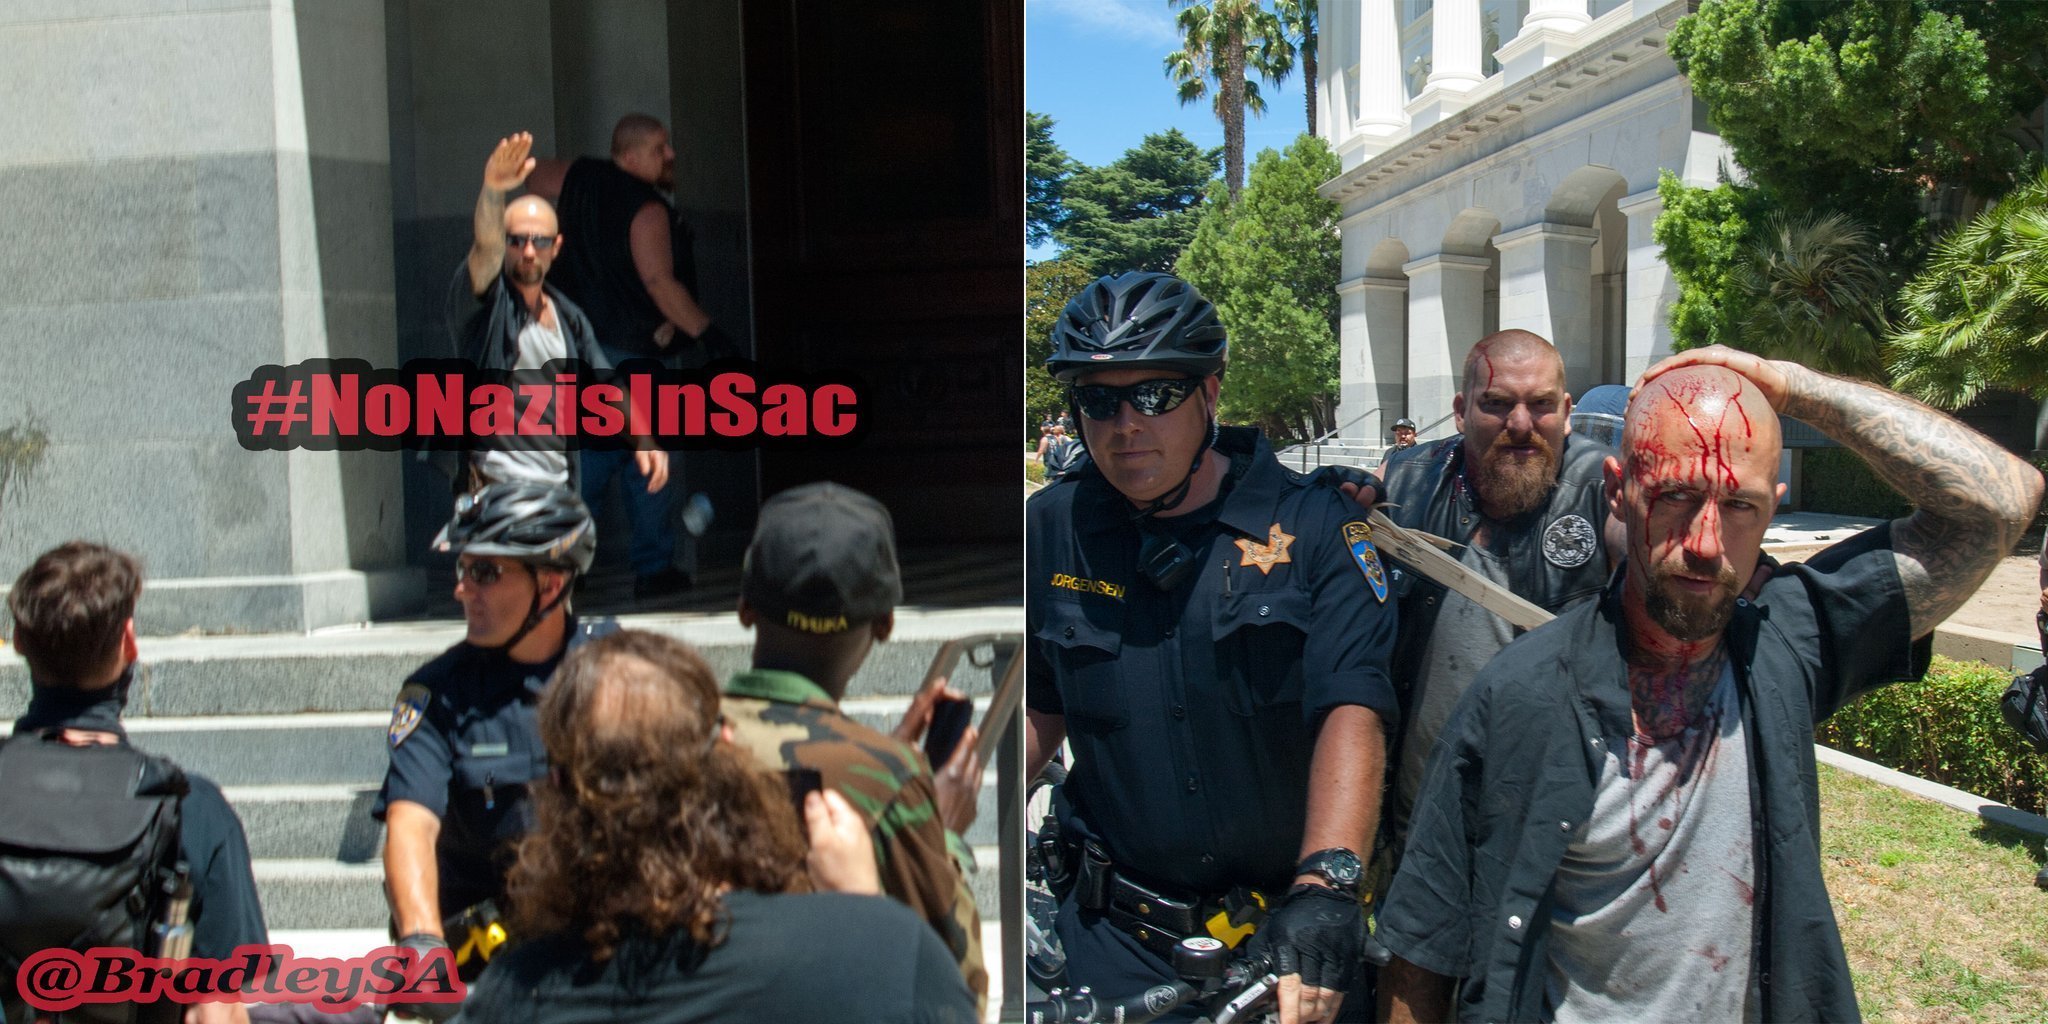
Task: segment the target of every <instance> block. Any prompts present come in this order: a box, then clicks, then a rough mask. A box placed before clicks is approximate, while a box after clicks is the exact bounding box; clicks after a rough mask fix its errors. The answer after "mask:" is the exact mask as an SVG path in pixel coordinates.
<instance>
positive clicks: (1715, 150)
mask: <svg viewBox="0 0 2048 1024" xmlns="http://www.w3.org/2000/svg"><path fill="white" fill-rule="evenodd" d="M1694 6H1696V4H1695V3H1694V2H1692V0H1338V2H1334V3H1327V4H1326V5H1325V6H1324V8H1323V26H1322V42H1321V48H1320V52H1319V58H1320V65H1319V66H1320V69H1321V80H1320V81H1319V83H1318V86H1319V89H1318V97H1319V99H1318V102H1319V104H1320V108H1321V109H1320V110H1319V111H1318V112H1317V122H1316V123H1317V126H1318V131H1319V133H1320V134H1321V135H1322V136H1323V137H1324V139H1325V140H1327V141H1328V142H1329V143H1330V146H1331V148H1332V149H1334V150H1335V151H1336V152H1337V154H1338V156H1339V158H1340V160H1341V161H1342V167H1343V171H1342V173H1341V174H1339V175H1338V176H1337V177H1336V178H1335V179H1334V180H1332V181H1330V182H1328V183H1326V184H1325V185H1324V186H1323V190H1322V191H1323V194H1324V195H1325V196H1327V197H1329V198H1330V199H1333V200H1335V201H1336V202H1338V203H1339V204H1340V206H1341V220H1340V222H1339V227H1340V231H1341V234H1342V238H1343V269H1342V273H1341V275H1340V279H1339V284H1338V288H1337V290H1338V296H1339V300H1340V309H1341V311H1342V312H1341V329H1340V339H1341V340H1340V344H1341V350H1342V356H1341V359H1342V370H1341V375H1340V376H1341V384H1342V391H1341V394H1340V396H1339V397H1340V403H1339V406H1338V411H1337V424H1338V434H1339V435H1340V436H1341V437H1342V438H1346V439H1353V440H1361V441H1363V442H1365V443H1368V444H1374V443H1381V442H1383V441H1384V439H1385V438H1386V436H1387V433H1388V429H1389V427H1390V426H1391V424H1392V423H1393V422H1394V420H1395V419H1397V418H1399V417H1402V416H1407V417H1410V418H1412V419H1414V420H1415V421H1416V423H1417V424H1418V425H1419V426H1420V427H1421V433H1422V436H1423V437H1425V438H1429V437H1441V436H1444V435H1447V434H1449V433H1451V432H1453V431H1454V430H1455V427H1453V426H1452V424H1451V419H1450V415H1451V396H1452V395H1454V394H1456V393H1457V391H1458V389H1459V388H1460V387H1461V385H1462V381H1461V380H1460V372H1461V370H1462V367H1463V363H1464V359H1465V356H1466V354H1467V353H1468V352H1469V351H1470V350H1471V347H1472V345H1473V344H1474V343H1475V342H1477V341H1478V340H1479V339H1480V338H1481V337H1484V336H1485V335H1487V334H1489V333H1491V332H1493V331H1495V330H1501V329H1506V328H1515V327H1519V328H1524V329H1527V330H1531V331H1534V332H1536V333H1537V334H1540V335H1542V336H1544V337H1546V338H1548V339H1550V340H1551V341H1552V342H1553V343H1554V344H1556V345H1557V347H1558V350H1559V351H1560V352H1561V353H1562V354H1563V356H1564V360H1565V368H1566V378H1567V384H1568V386H1569V388H1570V390H1571V392H1572V393H1573V394H1574V395H1579V394H1583V393H1585V391H1586V390H1587V389H1588V388H1590V387H1593V386H1594V385H1597V384H1607V383H1626V382H1628V381H1630V380H1632V379H1633V378H1634V377H1635V376H1636V375H1637V374H1639V373H1641V372H1642V370H1643V369H1644V368H1645V367H1647V366H1648V365H1649V364H1650V363H1651V362H1653V361H1655V360H1656V359H1657V358H1660V357H1662V356H1663V355H1666V354H1668V353H1669V352H1670V350H1671V332H1670V326H1669V323H1670V311H1671V306H1672V303H1673V302H1674V301H1675V300H1676V299H1677V296H1678V286H1677V283H1676V282H1675V281H1674V280H1672V277H1671V274H1670V272H1669V270H1668V269H1666V267H1665V266H1664V262H1663V259H1662V255H1661V253H1660V251H1659V248H1658V246H1657V243H1656V242H1655V241H1654V240H1653V239H1652V237H1651V226H1652V224H1653V223H1654V222H1655V220H1656V219H1657V215H1658V214H1659V213H1660V212H1662V204H1661V203H1660V202H1659V201H1658V198H1657V180H1658V176H1659V174H1660V173H1661V172H1663V171H1665V170H1670V171H1672V172H1674V173H1676V174H1678V175H1679V177H1681V178H1682V179H1683V180H1685V181H1686V182H1687V183H1688V184H1693V185H1700V186H1705V187H1712V186H1713V184H1714V183H1715V180H1716V175H1717V173H1718V171H1719V169H1720V166H1721V164H1722V162H1723V160H1724V159H1727V154H1726V149H1725V147H1724V146H1723V144H1722V142H1721V140H1720V138H1719V137H1718V136H1717V135H1716V134H1714V133H1713V131H1712V129H1711V128H1710V127H1709V126H1708V125H1707V124H1706V116H1705V110H1704V106H1703V105H1702V104H1700V103H1698V102H1696V101H1695V100H1694V98H1693V95H1692V90H1691V88H1690V87H1689V85H1688V84H1687V83H1686V81H1685V79H1684V77H1683V76H1681V75H1680V74H1679V73H1678V69H1677V67H1676V66H1675V65H1674V64H1673V63H1672V60H1671V57H1670V54H1669V53H1668V52H1667V51H1666V49H1665V39H1666V37H1667V36H1668V35H1669V33H1670V31H1671V28H1672V26H1673V25H1674V24H1675V23H1676V22H1677V20H1678V18H1679V17H1680V16H1681V15H1683V14H1685V13H1686V12H1687V11H1688V10H1690V9H1691V8H1692V7H1694ZM1730 162H1731V163H1732V161H1730Z"/></svg>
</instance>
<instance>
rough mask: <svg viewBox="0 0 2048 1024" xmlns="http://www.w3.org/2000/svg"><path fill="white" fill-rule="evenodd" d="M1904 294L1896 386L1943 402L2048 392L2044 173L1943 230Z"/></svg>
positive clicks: (1895, 338)
mask: <svg viewBox="0 0 2048 1024" xmlns="http://www.w3.org/2000/svg"><path fill="white" fill-rule="evenodd" d="M1899 298H1900V301H1901V305H1902V306H1903V307H1904V309H1903V312H1902V315H1901V316H1900V318H1899V329H1898V331H1896V332H1895V333H1894V334H1893V335H1892V337H1891V348H1890V349H1889V350H1888V351H1887V353H1886V355H1887V356H1888V358H1889V362H1890V366H1891V371H1892V386H1893V387H1895V388H1897V389H1899V390H1900V391H1903V392H1905V393H1906V394H1909V395H1912V396H1913V397H1915V398H1918V399H1920V400H1921V401H1923V402H1926V403H1927V404H1929V405H1933V406H1938V407H1941V408H1945V409H1958V408H1961V407H1963V406H1965V405H1968V404H1970V403H1971V402H1974V401H1976V400H1977V397H1978V395H1980V394H1982V393H1983V392H1984V391H1986V390H1989V389H2000V390H2008V391H2019V392H2024V393H2026V394H2030V395H2033V396H2036V397H2040V396H2042V395H2048V172H2044V173H2043V174H2042V175H2041V176H2040V177H2038V178H2036V179H2035V180H2033V181H2032V182H2030V183H2028V184H2026V185H2023V186H2021V187H2020V188H2018V189H2017V190H2015V191H2013V192H2012V193H2010V194H2008V195H2007V196H2005V198H2003V199H2001V200H1999V201H1998V205H1997V206H1994V207H1992V208H1991V209H1990V210H1988V211H1986V212H1984V213H1981V214H1979V215H1977V216H1976V217H1975V218H1973V219H1972V220H1970V221H1969V222H1968V223H1966V224H1964V225H1963V226H1962V227H1960V228H1958V229H1956V231H1955V232H1954V233H1953V234H1951V235H1949V236H1948V237H1947V238H1945V239H1942V241H1941V243H1940V244H1939V245H1937V246H1935V249H1934V255H1933V257H1932V258H1931V259H1929V260H1928V262H1927V269H1926V270H1923V271H1921V273H1920V275H1919V276H1918V277H1915V278H1914V279H1913V280H1912V281H1911V282H1909V283H1908V284H1907V285H1906V287H1905V288H1904V290H1902V291H1901V292H1900V295H1899Z"/></svg>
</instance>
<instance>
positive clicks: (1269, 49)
mask: <svg viewBox="0 0 2048 1024" xmlns="http://www.w3.org/2000/svg"><path fill="white" fill-rule="evenodd" d="M1167 3H1168V4H1170V5H1172V6H1175V7H1179V8H1181V12H1180V15H1179V17H1178V18H1176V19H1175V24H1177V25H1178V26H1179V27H1180V33H1181V40H1182V46H1181V48H1180V49H1178V50H1175V51H1174V52H1172V53H1170V54H1167V56H1166V60H1165V65H1166V73H1167V75H1168V76H1169V77H1171V78H1172V79H1173V80H1174V82H1175V83H1176V85H1177V87H1178V93H1179V95H1180V102H1181V104H1182V105H1183V106H1185V105H1188V104H1191V103H1199V102H1201V101H1202V100H1203V99H1207V98H1211V97H1213V99H1214V102H1213V109H1214V110H1215V111H1216V120H1217V121H1219V122H1222V124H1223V181H1224V183H1225V185H1226V186H1227V187H1228V189H1229V195H1230V199H1231V201H1232V202H1236V201H1237V196H1238V193H1239V192H1241V191H1243V187H1244V118H1245V114H1246V113H1247V112H1249V113H1250V114H1252V115H1253V116H1254V117H1260V116H1264V115H1265V113H1266V100H1265V98H1264V97H1262V96H1260V95H1259V83H1258V82H1256V81H1253V80H1252V78H1251V76H1252V75H1257V76H1259V77H1260V78H1263V79H1265V80H1266V81H1269V82H1272V83H1274V84H1276V85H1277V84H1279V83H1280V81H1281V80H1282V79H1284V78H1286V77H1287V73H1288V72H1289V71H1291V70H1293V68H1294V47H1293V45H1292V44H1290V43H1289V42H1288V38H1287V30H1286V29H1285V28H1284V27H1282V26H1281V24H1280V19H1279V17H1278V16H1276V15H1275V14H1274V13H1273V12H1272V11H1269V10H1267V9H1266V8H1265V5H1264V4H1263V3H1262V2H1261V0H1167ZM1212 79H1213V80H1214V85H1213V87H1212V85H1211V80H1212Z"/></svg>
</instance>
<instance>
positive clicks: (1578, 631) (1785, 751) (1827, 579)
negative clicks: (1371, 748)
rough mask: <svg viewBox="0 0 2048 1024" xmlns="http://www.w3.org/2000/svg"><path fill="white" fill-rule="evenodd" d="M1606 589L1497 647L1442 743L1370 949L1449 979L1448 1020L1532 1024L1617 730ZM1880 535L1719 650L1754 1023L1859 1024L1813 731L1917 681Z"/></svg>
mask: <svg viewBox="0 0 2048 1024" xmlns="http://www.w3.org/2000/svg"><path fill="white" fill-rule="evenodd" d="M1622 628H1623V623H1622V605H1621V586H1620V575H1619V574H1617V577H1616V581H1615V583H1614V584H1612V585H1611V587H1610V588H1609V589H1608V590H1607V592H1606V594H1605V596H1604V597H1603V598H1602V600H1600V601H1598V602H1593V603H1588V604H1584V605H1580V606H1579V607H1577V608H1574V609H1572V610H1571V611H1569V612H1566V613H1565V614H1564V615H1563V616H1561V617H1559V618H1558V619H1557V620H1556V621H1555V622H1552V623H1549V624H1547V625H1544V626H1541V627H1539V628H1537V629H1535V630H1533V631H1531V632H1529V633H1527V634H1525V635H1524V636H1522V637H1520V638H1518V639H1517V640H1515V642H1514V643H1512V644H1509V645H1508V647H1507V649H1506V650H1504V651H1502V652H1501V654H1500V656H1499V657H1497V658H1495V659H1494V660H1493V661H1492V662H1491V663H1490V664H1488V665H1487V667H1486V668H1485V669H1482V670H1481V671H1480V673H1479V676H1478V678H1477V679H1476V680H1474V681H1473V684H1472V687H1471V689H1469V690H1468V691H1466V693H1465V696H1464V699H1463V702H1462V703H1460V704H1459V706H1458V709H1457V711H1456V712H1454V713H1453V714H1452V716H1451V719H1450V722H1449V723H1448V724H1447V725H1446V726H1445V727H1444V731H1443V734H1442V736H1441V738H1440V740H1439V742H1438V745H1437V747H1436V751H1435V753H1434V754H1433V755H1432V756H1431V758H1430V763H1429V770H1428V774H1427V776H1426V778H1425V781H1424V783H1423V789H1422V793H1421V795H1420V797H1419V799H1418V800H1417V802H1416V806H1415V814H1414V818H1413V822H1412V825H1411V829H1410V832H1409V839H1408V848H1407V851H1406V854H1405V856H1404V858H1403V860H1402V863H1401V870H1400V873H1399V874H1398V875H1396V876H1395V878H1394V883H1393V887H1392V889H1391V890H1390V891H1389V892H1388V895H1387V900H1386V903H1385V905H1384V906H1382V907H1381V908H1380V912H1379V931H1378V933H1377V937H1378V938H1379V939H1380V940H1381V941H1382V942H1384V943H1385V944H1386V945H1387V947H1388V948H1389V949H1391V950H1393V951H1394V953H1395V954H1397V955H1399V956H1400V957H1402V958H1403V959H1405V960H1407V961H1408V962H1410V963H1412V964H1415V965H1417V966H1419V967H1422V968H1424V969H1425V970H1429V971H1433V972H1435V973H1437V974H1442V975H1449V976H1453V977H1459V978H1463V979H1464V984H1463V987H1462V989H1461V991H1460V994H1459V996H1458V1001H1457V1003H1456V1011H1457V1015H1458V1017H1459V1019H1461V1020H1490V1021H1500V1020H1526V1021H1533V1020H1539V1019H1542V1018H1543V1015H1544V1006H1543V1002H1544V980H1545V978H1546V977H1547V975H1548V972H1549V965H1550V956H1549V947H1548V942H1549V923H1550V914H1551V904H1552V885H1553V880H1554V878H1555V876H1556V873H1557V868H1558V865H1559V864H1560V863H1561V862H1562V861H1563V858H1564V856H1565V851H1566V847H1567V845H1568V844H1569V842H1570V840H1571V832H1572V829H1573V828H1574V827H1576V826H1577V825H1578V823H1580V822H1583V821H1585V820H1586V817H1587V816H1588V815H1589V814H1591V813H1592V811H1593V800H1594V791H1595V787H1596V785H1597V784H1598V779H1599V776H1600V771H1601V768H1602V766H1603V764H1604V761H1605V758H1604V754H1603V752H1602V751H1601V749H1600V745H1599V741H1600V738H1601V737H1603V736H1608V735H1626V734H1627V732H1628V730H1629V729H1630V728H1631V721H1632V719H1631V717H1630V708H1629V696H1628V670H1627V666H1626V664H1625V662H1624V660H1623V651H1624V645H1625V644H1626V642H1627V639H1626V637H1625V636H1624V635H1623V633H1622V631H1621V630H1622ZM1911 637H1912V629H1911V625H1910V617H1909V614H1908V611H1907V608H1906V598H1905V593H1904V591H1903V589H1902V588H1901V586H1900V583H1899V575H1898V570H1897V568H1896V566H1895V562H1894V556H1893V554H1892V551H1891V527H1890V526H1889V525H1886V526H1880V527H1877V528H1875V529H1872V530H1868V531H1866V532H1864V533H1862V534H1859V535H1857V536H1856V537H1853V538H1851V539H1849V540H1847V541H1844V542H1842V543H1840V544H1837V545H1835V546H1833V547H1831V548H1828V549H1827V550H1825V551H1822V552H1821V553H1819V554H1818V555H1815V556H1814V557H1813V559H1811V560H1810V561H1807V562H1804V563H1794V564H1791V565H1786V566H1783V567H1781V568H1780V569H1779V570H1778V572H1777V573H1776V574H1775V575H1774V576H1773V577H1772V578H1771V579H1770V581H1769V582H1768V583H1766V584H1765V585H1764V586H1763V588H1762V589H1761V590H1760V591H1759V592H1758V593H1757V596H1756V598H1755V600H1754V601H1748V600H1738V601H1737V603H1736V608H1735V615H1734V618H1733V619H1732V620H1731V621H1730V623H1729V626H1728V631H1727V633H1726V635H1725V638H1724V642H1725V643H1727V644H1728V646H1729V653H1730V660H1731V662H1732V664H1733V665H1734V667H1735V678H1736V684H1737V688H1738V692H1739V693H1740V695H1741V702H1742V714H1743V729H1744V735H1745V737H1746V740H1747V742H1748V744H1749V763H1750V765H1751V773H1752V774H1751V778H1750V807H1751V830H1752V833H1753V835H1754V846H1753V849H1755V850H1756V851H1757V861H1756V872H1757V885H1756V892H1755V907H1756V920H1757V925H1758V926H1757V929H1756V940H1755V947H1754V948H1753V949H1752V951H1751V954H1752V956H1753V957H1754V958H1755V959H1754V969H1753V970H1752V971H1751V974H1750V977H1751V979H1752V984H1754V985H1757V986H1758V987H1759V989H1760V991H1759V992H1758V993H1757V995H1758V997H1759V1001H1758V1002H1757V1003H1756V1005H1757V1006H1759V1007H1761V1010H1762V1013H1761V1019H1763V1020H1768V1021H1853V1020H1857V1019H1859V1014H1858V1012H1857V1007H1856V993H1855V991H1854V989H1853V987H1852V986H1851V983H1850V976H1849V967H1848V963H1847V961H1846V959H1845V957H1844V955H1843V951H1842V939H1841V935H1840V933H1838V932H1837V931H1836V929H1835V916H1834V911H1833V909H1832V907H1831V906H1830V905H1829V902H1828V895H1827V889H1826V888H1825V886H1824V884H1823V883H1822V880H1821V857H1820V838H1819V836H1820V797H1819V789H1818V784H1817V781H1816V777H1815V768H1814V756H1813V727H1814V725H1815V723H1818V722H1820V721H1822V720H1824V719H1826V718H1827V717H1828V716H1829V715H1832V714H1834V713H1835V711H1837V710H1839V709H1840V708H1841V707H1843V706H1844V705H1846V704H1847V703H1849V702H1850V701H1852V700H1855V699H1856V698H1857V697H1859V696H1861V695H1862V694H1864V693H1866V692H1868V691H1870V690H1873V689H1875V688H1877V687H1879V686H1883V685H1885V684H1887V683H1891V682H1894V681H1898V680H1904V679H1917V678H1919V676H1920V675H1921V673H1923V672H1924V671H1926V668H1927V662H1928V658H1929V655H1930V653H1931V645H1930V643H1929V641H1928V639H1927V638H1922V639H1921V640H1919V641H1917V642H1915V641H1913V640H1912V639H1911Z"/></svg>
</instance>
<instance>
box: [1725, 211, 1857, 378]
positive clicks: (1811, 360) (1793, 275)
mask: <svg viewBox="0 0 2048 1024" xmlns="http://www.w3.org/2000/svg"><path fill="white" fill-rule="evenodd" d="M1879 258H1880V257H1879V254H1878V247H1877V245H1876V243H1875V242H1874V241H1873V240H1872V236H1871V233H1870V231H1869V229H1867V228H1865V227H1863V226H1861V225H1859V224H1857V223H1856V222H1855V221H1852V220H1850V219H1849V218H1848V217H1845V216H1843V215H1842V214H1839V213H1831V214H1828V215H1826V216H1818V217H1817V216H1814V215H1812V214H1808V215H1806V216H1804V217H1800V218H1797V219H1788V218H1785V217H1783V216H1774V217H1772V218H1771V221H1770V223H1769V224H1768V225H1767V226H1766V228H1765V230H1764V234H1763V237H1762V238H1760V239H1758V240H1757V241H1756V243H1755V244H1753V245H1752V246H1751V248H1750V252H1749V259H1748V261H1747V262H1746V263H1745V264H1744V265H1743V267H1742V269H1741V271H1740V276H1739V277H1738V278H1737V281H1738V283H1739V284H1740V285H1741V287H1742V289H1743V291H1745V292H1747V293H1748V295H1749V298H1750V299H1751V302H1752V305H1751V307H1750V312H1749V315H1748V316H1747V317H1746V318H1744V320H1743V324H1742V335H1743V341H1744V347H1745V348H1748V349H1749V350H1750V351H1752V352H1756V353H1758V354H1759V355H1769V356H1772V357H1775V358H1782V359H1793V360H1796V361H1798V362H1801V363H1804V364H1806V365H1808V366H1812V367H1815V368H1817V369H1822V370H1827V371H1830V372H1833V373H1841V374H1847V375H1849V376H1853V377H1860V378H1862V379H1864V380H1876V381H1882V380H1883V379H1884V364H1883V361H1882V360H1881V358H1880V347H1881V345H1882V344H1883V339H1884V336H1885V331H1886V328H1887V323H1886V319H1885V308H1884V307H1885V299H1886V298H1887V297H1888V296H1889V295H1890V294H1891V282H1890V280H1889V278H1888V276H1887V275H1886V273H1885V268H1884V265H1883V264H1882V263H1880V262H1879Z"/></svg>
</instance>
